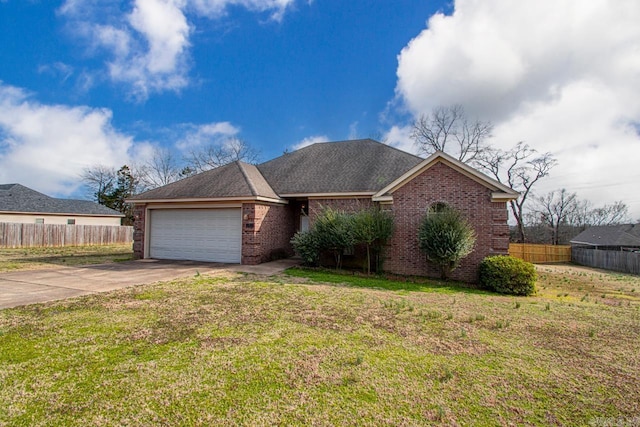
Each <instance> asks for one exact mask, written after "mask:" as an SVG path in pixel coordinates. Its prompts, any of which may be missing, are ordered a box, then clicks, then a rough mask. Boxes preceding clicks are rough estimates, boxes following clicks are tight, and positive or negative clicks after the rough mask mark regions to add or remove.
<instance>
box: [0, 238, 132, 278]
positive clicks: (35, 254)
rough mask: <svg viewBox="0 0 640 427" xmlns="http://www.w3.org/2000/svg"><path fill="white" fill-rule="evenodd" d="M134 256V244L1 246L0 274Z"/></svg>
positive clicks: (129, 258) (125, 258) (130, 258)
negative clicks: (54, 246) (44, 246)
mask: <svg viewBox="0 0 640 427" xmlns="http://www.w3.org/2000/svg"><path fill="white" fill-rule="evenodd" d="M132 259H133V249H132V246H131V244H130V243H129V244H125V245H104V246H64V247H57V248H20V249H5V248H0V273H2V272H6V271H16V270H34V269H40V268H53V267H56V266H60V265H66V266H73V265H86V264H103V263H108V262H119V261H129V260H132Z"/></svg>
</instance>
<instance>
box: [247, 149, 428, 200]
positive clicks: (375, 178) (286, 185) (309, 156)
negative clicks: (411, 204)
mask: <svg viewBox="0 0 640 427" xmlns="http://www.w3.org/2000/svg"><path fill="white" fill-rule="evenodd" d="M421 161H422V159H421V158H420V157H417V156H414V155H413V154H409V153H406V152H404V151H401V150H398V149H397V148H394V147H391V146H389V145H387V144H383V143H380V142H377V141H373V140H371V139H360V140H353V141H339V142H324V143H317V144H313V145H310V146H308V147H305V148H302V149H300V150H297V151H294V152H292V153H286V154H284V155H282V156H280V157H277V158H275V159H273V160H270V161H268V162H265V163H262V164H260V165H258V169H259V170H260V172H262V175H263V176H264V177H265V179H266V180H267V181H268V182H269V184H270V185H271V187H272V188H273V189H274V190H275V191H276V192H277V193H278V194H280V195H283V196H286V195H295V194H336V193H357V192H359V193H364V194H367V193H368V194H374V193H375V192H377V191H378V190H380V189H381V188H382V187H384V186H386V185H387V184H389V183H390V182H392V181H393V180H394V179H396V178H397V177H398V176H400V175H402V174H403V173H405V172H406V171H408V170H409V169H411V168H412V167H414V166H415V165H417V164H419V163H420V162H421Z"/></svg>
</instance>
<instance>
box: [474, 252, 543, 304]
mask: <svg viewBox="0 0 640 427" xmlns="http://www.w3.org/2000/svg"><path fill="white" fill-rule="evenodd" d="M536 279H537V274H536V270H535V267H534V266H533V264H531V263H530V262H526V261H524V260H521V259H519V258H514V257H512V256H506V255H498V256H491V257H487V258H485V259H484V260H482V263H480V285H482V287H484V288H487V289H490V290H492V291H495V292H499V293H501V294H509V295H533V294H534V293H535V292H536Z"/></svg>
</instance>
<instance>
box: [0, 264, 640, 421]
mask: <svg viewBox="0 0 640 427" xmlns="http://www.w3.org/2000/svg"><path fill="white" fill-rule="evenodd" d="M538 270H539V274H540V279H539V288H540V290H539V293H538V294H537V295H536V296H534V297H509V296H500V295H495V294H489V293H486V292H482V291H477V290H473V289H468V288H465V287H461V286H457V285H455V284H450V283H441V282H437V281H426V280H425V281H422V282H421V283H411V282H404V281H401V280H397V281H385V280H383V279H368V278H363V277H358V276H352V275H346V276H345V275H339V274H334V273H330V272H318V271H309V270H303V269H293V270H290V271H289V273H288V274H283V275H279V276H273V277H269V278H265V277H258V276H252V275H221V276H216V277H210V276H197V277H193V278H190V279H185V280H178V281H174V282H170V283H159V284H153V285H146V286H140V287H135V288H128V289H123V290H119V291H115V292H111V293H108V294H99V295H91V296H86V297H81V298H76V299H73V300H69V301H62V302H52V303H47V304H38V305H33V306H28V307H22V308H13V309H7V310H2V311H0V425H18V426H21V425H24V426H34V425H35V426H38V425H42V426H44V425H47V426H50V425H53V426H68V425H71V426H73V425H77V426H84V425H203V426H208V425H222V426H225V425H252V426H253V425H372V426H374V425H375V426H379V425H389V426H397V425H407V426H411V425H474V426H476V425H481V426H482V425H488V426H493V425H541V426H542V425H544V426H547V425H571V426H573V425H590V424H591V425H634V424H631V423H633V422H636V423H637V421H638V417H640V404H639V402H640V386H639V385H638V384H639V383H638V375H639V368H640V354H639V353H640V352H639V351H638V349H639V348H640V297H639V296H640V277H634V276H623V275H615V274H609V273H603V272H599V271H595V270H590V269H581V268H576V267H555V266H553V267H551V266H541V267H539V268H538ZM607 422H608V423H609V424H605V423H607ZM614 422H615V423H620V422H626V423H627V424H612V423H614Z"/></svg>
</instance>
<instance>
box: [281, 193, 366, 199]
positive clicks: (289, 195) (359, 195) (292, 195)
mask: <svg viewBox="0 0 640 427" xmlns="http://www.w3.org/2000/svg"><path fill="white" fill-rule="evenodd" d="M374 194H376V193H375V191H353V192H344V193H286V194H280V197H286V198H291V199H293V198H309V199H334V198H335V199H340V198H342V199H345V198H354V197H355V198H369V197H371V196H373V195H374Z"/></svg>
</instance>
